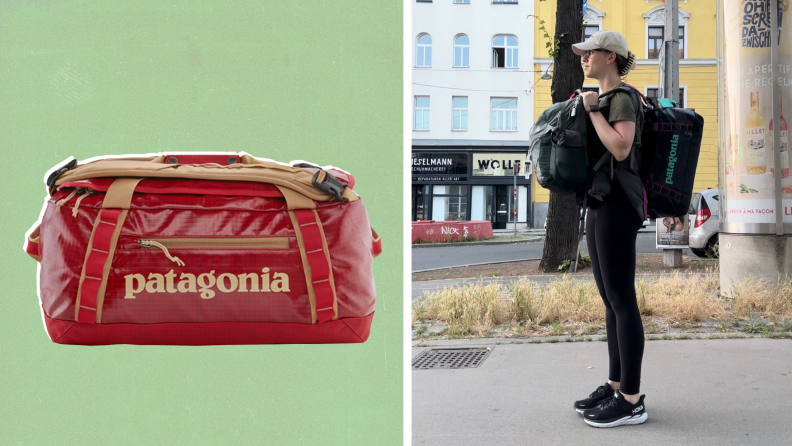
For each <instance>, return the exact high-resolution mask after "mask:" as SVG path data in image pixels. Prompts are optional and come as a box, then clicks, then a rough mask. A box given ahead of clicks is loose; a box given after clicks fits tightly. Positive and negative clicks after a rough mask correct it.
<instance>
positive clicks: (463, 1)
mask: <svg viewBox="0 0 792 446" xmlns="http://www.w3.org/2000/svg"><path fill="white" fill-rule="evenodd" d="M454 3H467V4H470V0H454Z"/></svg>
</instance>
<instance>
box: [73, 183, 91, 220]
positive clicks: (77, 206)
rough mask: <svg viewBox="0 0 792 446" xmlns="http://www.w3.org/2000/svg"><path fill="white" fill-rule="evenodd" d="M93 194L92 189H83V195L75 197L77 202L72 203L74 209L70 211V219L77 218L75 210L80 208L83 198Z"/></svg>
mask: <svg viewBox="0 0 792 446" xmlns="http://www.w3.org/2000/svg"><path fill="white" fill-rule="evenodd" d="M92 193H94V190H93V189H85V193H84V194H82V195H80V196H79V197H77V201H76V202H75V203H74V209H72V217H77V209H79V207H80V202H81V201H82V199H83V198H85V197H87V196H88V195H91V194H92Z"/></svg>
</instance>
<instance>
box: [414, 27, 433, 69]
mask: <svg viewBox="0 0 792 446" xmlns="http://www.w3.org/2000/svg"><path fill="white" fill-rule="evenodd" d="M416 55H417V58H416V61H415V66H417V67H431V66H432V37H431V36H430V35H429V34H421V35H420V36H418V47H417V48H416Z"/></svg>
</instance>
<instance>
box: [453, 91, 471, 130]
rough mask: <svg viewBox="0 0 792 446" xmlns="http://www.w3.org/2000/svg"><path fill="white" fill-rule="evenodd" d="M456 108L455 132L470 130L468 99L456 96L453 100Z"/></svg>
mask: <svg viewBox="0 0 792 446" xmlns="http://www.w3.org/2000/svg"><path fill="white" fill-rule="evenodd" d="M453 107H454V126H453V130H467V129H468V98H467V96H456V97H454V98H453Z"/></svg>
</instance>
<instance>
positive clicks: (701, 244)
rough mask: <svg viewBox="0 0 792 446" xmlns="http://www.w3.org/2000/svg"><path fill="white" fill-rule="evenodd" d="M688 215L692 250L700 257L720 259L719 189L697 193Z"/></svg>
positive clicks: (694, 195) (691, 202) (692, 199)
mask: <svg viewBox="0 0 792 446" xmlns="http://www.w3.org/2000/svg"><path fill="white" fill-rule="evenodd" d="M688 214H689V215H688V217H689V221H690V222H691V225H690V239H689V246H690V250H691V251H692V252H693V254H695V255H697V256H699V257H710V258H714V259H717V258H719V251H718V231H719V228H720V197H719V196H718V189H707V190H704V191H701V192H695V193H694V194H693V197H692V198H691V200H690V209H688Z"/></svg>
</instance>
